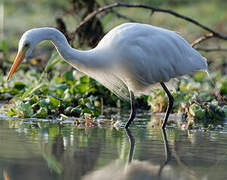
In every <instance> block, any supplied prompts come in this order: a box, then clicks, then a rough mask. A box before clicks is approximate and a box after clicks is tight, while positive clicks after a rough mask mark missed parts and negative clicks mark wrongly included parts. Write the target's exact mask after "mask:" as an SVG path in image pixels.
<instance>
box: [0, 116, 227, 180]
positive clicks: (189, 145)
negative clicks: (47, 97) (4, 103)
mask: <svg viewBox="0 0 227 180" xmlns="http://www.w3.org/2000/svg"><path fill="white" fill-rule="evenodd" d="M130 130H131V131H129V132H127V131H125V130H124V129H119V130H117V129H115V128H114V127H112V126H110V125H106V126H99V127H92V128H88V129H86V128H85V126H76V125H74V124H72V123H65V124H59V123H56V122H45V123H44V122H31V121H29V122H26V121H18V120H0V179H3V180H9V179H10V180H18V179H21V180H27V179H29V180H36V179H43V180H48V179H51V180H52V179H53V180H55V179H56V180H58V179H66V180H71V179H83V180H106V179H117V180H123V179H128V180H143V179H173V180H174V179H180V180H184V179H201V180H207V179H218V180H219V179H223V180H224V179H227V126H226V125H225V126H224V128H221V129H219V130H213V131H207V132H204V131H201V130H194V131H187V130H180V129H178V128H167V130H166V132H162V131H160V130H159V129H158V128H151V126H150V125H149V124H148V125H147V127H146V128H144V127H133V128H131V129H130ZM165 135H166V136H165Z"/></svg>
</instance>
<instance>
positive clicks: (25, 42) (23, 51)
mask: <svg viewBox="0 0 227 180" xmlns="http://www.w3.org/2000/svg"><path fill="white" fill-rule="evenodd" d="M39 41H40V38H39V36H37V32H36V30H35V29H32V30H29V31H26V32H25V33H24V34H23V35H22V37H21V39H20V41H19V46H18V53H17V56H16V58H15V60H14V63H13V65H12V67H11V69H10V72H9V75H8V80H9V79H10V78H11V77H12V75H13V74H14V72H15V71H16V69H17V67H18V66H19V64H20V63H21V61H22V60H23V59H24V58H29V57H30V56H31V54H32V51H33V49H34V47H35V45H36V44H37V43H39Z"/></svg>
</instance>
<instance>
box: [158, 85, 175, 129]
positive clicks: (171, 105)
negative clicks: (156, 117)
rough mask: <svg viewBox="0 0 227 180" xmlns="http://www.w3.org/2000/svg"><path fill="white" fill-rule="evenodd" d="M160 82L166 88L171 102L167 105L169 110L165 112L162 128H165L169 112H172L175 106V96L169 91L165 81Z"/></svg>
mask: <svg viewBox="0 0 227 180" xmlns="http://www.w3.org/2000/svg"><path fill="white" fill-rule="evenodd" d="M160 84H161V86H162V88H163V89H164V90H165V92H166V94H167V96H168V98H169V104H168V107H167V110H166V114H165V117H164V120H163V122H162V129H165V127H166V123H167V120H168V117H169V114H170V112H171V110H172V108H173V102H174V98H173V96H172V95H171V93H170V92H169V90H168V89H167V87H166V85H165V84H164V83H163V82H161V83H160Z"/></svg>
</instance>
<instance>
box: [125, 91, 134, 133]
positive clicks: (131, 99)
mask: <svg viewBox="0 0 227 180" xmlns="http://www.w3.org/2000/svg"><path fill="white" fill-rule="evenodd" d="M130 104H131V114H130V117H129V119H128V122H127V123H126V125H125V128H126V129H128V127H129V125H130V124H131V122H132V121H133V120H134V119H135V117H136V107H135V97H134V94H133V92H132V91H130Z"/></svg>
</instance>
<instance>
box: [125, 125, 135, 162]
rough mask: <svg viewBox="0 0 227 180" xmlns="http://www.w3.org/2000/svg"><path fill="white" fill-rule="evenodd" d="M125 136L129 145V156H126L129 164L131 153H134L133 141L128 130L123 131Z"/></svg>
mask: <svg viewBox="0 0 227 180" xmlns="http://www.w3.org/2000/svg"><path fill="white" fill-rule="evenodd" d="M125 131H126V134H127V136H128V140H129V144H130V151H129V156H128V163H131V161H132V158H133V152H134V146H135V139H134V137H133V135H132V134H131V131H130V130H129V129H127V128H126V129H125Z"/></svg>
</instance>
